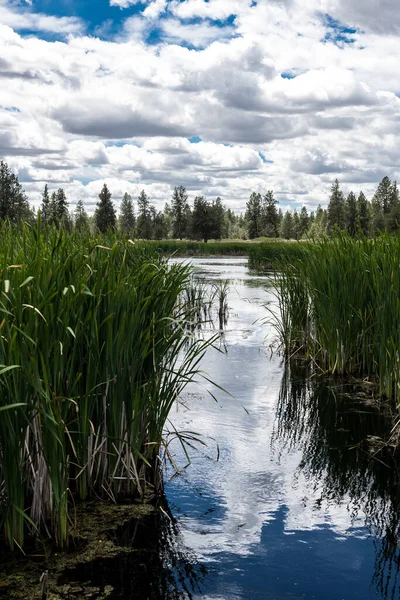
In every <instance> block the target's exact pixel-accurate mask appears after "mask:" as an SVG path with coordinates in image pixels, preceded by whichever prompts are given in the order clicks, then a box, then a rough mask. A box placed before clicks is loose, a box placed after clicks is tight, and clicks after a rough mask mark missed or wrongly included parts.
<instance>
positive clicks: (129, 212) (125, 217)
mask: <svg viewBox="0 0 400 600" xmlns="http://www.w3.org/2000/svg"><path fill="white" fill-rule="evenodd" d="M135 222H136V220H135V213H134V210H133V202H132V197H131V196H130V195H129V194H128V193H127V192H125V194H124V195H123V197H122V200H121V206H120V215H119V228H120V230H121V233H123V234H125V235H133V232H134V230H135Z"/></svg>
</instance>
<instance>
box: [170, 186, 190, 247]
mask: <svg viewBox="0 0 400 600" xmlns="http://www.w3.org/2000/svg"><path fill="white" fill-rule="evenodd" d="M187 200H188V196H187V194H186V188H184V187H183V185H180V186H179V187H175V188H174V193H173V194H172V201H171V209H172V214H173V218H174V221H173V231H172V235H173V237H174V238H179V239H180V240H181V239H182V238H183V237H185V235H186V233H187V226H188V223H187V208H188V201H187Z"/></svg>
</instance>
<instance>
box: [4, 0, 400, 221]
mask: <svg viewBox="0 0 400 600" xmlns="http://www.w3.org/2000/svg"><path fill="white" fill-rule="evenodd" d="M399 33H400V11H399V10H398V2H397V0H281V1H278V0H148V1H143V2H140V1H138V0H92V1H91V2H89V1H85V0H57V1H54V0H29V1H28V0H0V158H1V159H3V160H5V161H6V162H7V163H8V164H9V166H10V168H11V169H12V170H13V171H14V172H15V173H16V174H17V175H18V178H19V180H20V182H21V183H22V185H23V187H24V188H25V190H26V192H27V195H28V197H29V199H30V200H31V202H32V203H34V204H35V205H36V206H38V205H39V203H40V198H41V194H42V191H43V188H44V185H45V183H48V184H49V189H50V191H53V190H57V189H58V188H59V187H63V188H64V189H65V191H66V193H67V196H68V200H69V202H70V206H71V208H72V209H73V207H74V205H75V204H76V202H77V201H78V200H79V199H82V200H83V202H84V204H85V206H86V208H87V210H88V212H89V213H92V212H93V210H94V208H95V205H96V202H97V201H98V194H99V192H100V190H101V187H102V185H103V183H104V182H105V183H107V185H108V186H109V188H110V190H111V192H112V194H113V200H114V201H115V203H116V205H117V207H118V204H119V202H120V200H121V197H122V195H123V194H124V193H125V192H128V193H130V194H131V195H132V197H134V198H135V197H137V196H138V194H139V193H140V191H141V190H142V189H144V190H145V191H146V193H147V194H148V196H149V198H150V200H151V201H152V202H153V203H154V204H155V205H156V206H157V207H158V208H159V209H162V208H163V206H164V204H165V202H168V201H170V199H171V195H172V191H173V188H174V186H177V185H183V186H185V187H186V189H187V191H188V194H189V198H190V199H193V198H194V197H195V196H196V195H204V196H206V197H207V198H208V199H210V200H211V199H213V198H216V197H217V196H220V197H221V199H222V201H223V202H224V204H225V205H226V206H227V207H228V208H231V209H233V210H235V211H239V212H240V211H244V210H245V208H246V201H247V200H248V198H249V195H250V193H251V192H252V191H256V192H260V193H262V194H264V193H265V192H266V191H267V190H270V189H272V190H273V191H274V193H275V197H276V199H277V200H278V201H279V203H280V206H281V208H282V209H283V210H286V209H287V208H291V209H300V208H301V207H302V206H303V205H305V206H307V208H308V209H309V210H314V209H315V208H316V207H317V205H318V204H321V205H322V206H326V205H327V202H328V200H329V192H330V188H331V185H332V183H333V181H334V180H335V178H336V177H337V178H338V179H339V182H340V184H341V187H342V189H343V191H344V192H345V193H348V192H349V191H350V190H353V191H355V192H356V193H357V192H359V191H360V190H361V189H362V190H363V191H364V192H365V193H366V195H367V196H368V197H371V196H372V194H373V193H374V190H375V189H376V186H377V184H378V183H379V181H380V180H381V179H382V178H383V177H384V176H385V175H388V176H389V177H390V178H391V179H399V178H400V176H399V173H400V164H399V162H400V161H399V150H398V134H399V130H400V97H399V94H400V78H399V76H398V55H399V50H400V39H399Z"/></svg>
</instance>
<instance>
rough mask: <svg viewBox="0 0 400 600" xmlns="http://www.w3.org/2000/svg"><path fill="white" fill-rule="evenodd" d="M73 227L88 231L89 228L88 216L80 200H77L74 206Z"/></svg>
mask: <svg viewBox="0 0 400 600" xmlns="http://www.w3.org/2000/svg"><path fill="white" fill-rule="evenodd" d="M75 229H76V230H77V231H82V232H88V231H89V230H90V225H89V216H88V214H87V212H86V210H85V207H84V205H83V202H82V200H78V202H77V205H76V207H75Z"/></svg>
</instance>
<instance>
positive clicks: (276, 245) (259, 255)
mask: <svg viewBox="0 0 400 600" xmlns="http://www.w3.org/2000/svg"><path fill="white" fill-rule="evenodd" d="M306 245H307V242H294V241H292V242H288V241H283V240H269V241H267V242H263V243H260V244H249V245H248V248H249V249H248V255H249V267H250V268H251V269H257V270H259V271H268V270H271V269H275V268H276V267H277V266H279V264H280V263H281V262H282V261H285V260H286V261H293V260H297V259H299V258H301V257H302V256H303V253H304V250H305V247H306Z"/></svg>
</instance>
